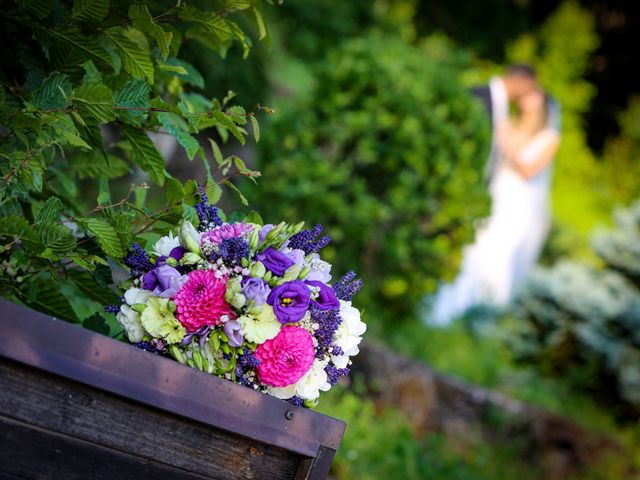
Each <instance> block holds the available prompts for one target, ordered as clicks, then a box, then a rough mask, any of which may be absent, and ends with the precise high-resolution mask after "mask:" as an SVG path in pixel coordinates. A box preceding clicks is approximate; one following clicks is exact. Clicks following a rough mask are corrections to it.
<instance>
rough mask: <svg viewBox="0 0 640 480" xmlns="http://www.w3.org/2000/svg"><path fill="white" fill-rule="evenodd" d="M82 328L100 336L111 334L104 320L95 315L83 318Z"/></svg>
mask: <svg viewBox="0 0 640 480" xmlns="http://www.w3.org/2000/svg"><path fill="white" fill-rule="evenodd" d="M82 327H83V328H86V329H87V330H91V331H92V332H96V333H100V334H102V335H109V334H110V333H111V327H109V325H108V324H107V322H106V321H105V319H104V318H103V317H102V316H101V315H99V314H97V313H96V314H95V315H91V316H90V317H87V318H85V319H84V320H83V321H82Z"/></svg>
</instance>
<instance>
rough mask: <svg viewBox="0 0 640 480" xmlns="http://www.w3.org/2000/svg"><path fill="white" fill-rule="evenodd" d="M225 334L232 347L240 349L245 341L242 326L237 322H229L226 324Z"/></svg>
mask: <svg viewBox="0 0 640 480" xmlns="http://www.w3.org/2000/svg"><path fill="white" fill-rule="evenodd" d="M224 333H225V335H226V336H227V338H228V339H229V346H230V347H239V346H240V345H242V342H243V341H244V334H243V333H242V326H241V325H240V323H239V322H238V321H237V320H229V321H228V322H226V323H225V324H224Z"/></svg>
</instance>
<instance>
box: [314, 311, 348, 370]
mask: <svg viewBox="0 0 640 480" xmlns="http://www.w3.org/2000/svg"><path fill="white" fill-rule="evenodd" d="M310 311H311V320H312V321H313V322H315V323H317V324H318V325H319V326H320V327H319V328H318V329H317V330H316V331H315V337H316V340H318V348H317V353H316V357H317V358H322V357H323V356H324V355H325V353H326V352H327V350H328V349H329V347H330V346H331V344H332V343H333V336H334V334H335V333H336V330H338V327H339V326H340V324H341V323H342V318H341V317H340V310H337V309H333V310H322V309H320V308H318V307H316V306H314V305H312V306H311V308H310Z"/></svg>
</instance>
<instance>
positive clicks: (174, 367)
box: [0, 299, 345, 478]
mask: <svg viewBox="0 0 640 480" xmlns="http://www.w3.org/2000/svg"><path fill="white" fill-rule="evenodd" d="M0 355H1V356H4V357H7V358H10V359H13V360H15V361H18V362H21V363H24V364H27V365H31V366H34V367H37V368H41V369H43V370H45V371H48V372H51V373H55V374H58V375H60V376H63V377H66V378H69V379H72V380H76V381H79V382H82V383H85V384H87V385H91V386H94V387H97V388H100V389H103V390H105V391H108V392H111V393H115V394H117V395H121V396H124V397H126V398H129V399H132V400H136V401H139V402H142V403H145V404H148V405H151V406H154V407H156V408H159V409H161V410H165V411H169V412H171V413H174V414H176V415H180V416H183V417H187V418H190V419H193V420H197V421H200V422H202V423H205V424H208V425H211V426H213V427H216V428H220V429H223V430H227V431H230V432H233V433H234V434H238V435H242V436H245V437H248V438H251V439H254V440H257V441H261V442H264V443H268V444H271V445H275V446H278V447H281V448H284V449H286V450H289V451H291V452H295V453H297V454H300V455H302V456H306V457H313V458H315V457H317V456H319V454H320V452H321V450H320V447H324V449H329V450H332V451H333V452H335V451H337V449H338V447H339V445H340V441H341V439H342V435H343V433H344V429H345V424H344V422H342V421H340V420H336V419H333V418H331V417H327V416H325V415H322V414H319V413H317V412H313V411H310V410H307V409H304V408H302V407H295V406H292V405H290V404H289V403H287V402H284V401H282V400H278V399H276V398H274V397H270V396H268V395H264V394H261V393H259V392H255V391H251V390H249V389H247V388H245V387H242V386H240V385H236V384H234V383H232V382H228V381H225V380H222V379H219V378H217V377H213V376H211V375H208V374H205V373H203V372H200V371H197V370H195V369H192V368H189V367H186V366H184V365H181V364H179V363H178V362H175V361H173V360H170V359H166V358H162V357H159V356H156V355H153V354H149V353H148V352H145V351H142V350H140V349H137V348H135V347H133V346H131V345H127V344H125V343H122V342H119V341H117V340H114V339H112V338H109V337H106V336H103V335H100V334H97V333H94V332H91V331H89V330H85V329H83V328H81V327H79V326H77V325H72V324H69V323H67V322H64V321H61V320H58V319H56V318H54V317H50V316H47V315H44V314H42V313H39V312H36V311H34V310H31V309H29V308H26V307H23V306H20V305H16V304H14V303H11V302H9V301H6V300H4V299H0ZM211 399H215V400H214V401H211ZM288 411H291V412H293V417H292V418H291V419H290V420H288V419H287V417H286V414H287V412H288ZM288 416H290V415H288ZM317 467H319V465H317V466H316V468H317ZM310 478H311V477H310Z"/></svg>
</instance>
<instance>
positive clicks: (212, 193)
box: [206, 178, 222, 205]
mask: <svg viewBox="0 0 640 480" xmlns="http://www.w3.org/2000/svg"><path fill="white" fill-rule="evenodd" d="M206 191H207V197H208V198H209V203H210V204H211V205H214V204H216V203H218V202H219V201H220V198H221V197H222V188H220V185H218V184H217V183H216V182H214V181H213V179H212V178H210V179H209V180H208V181H207V188H206Z"/></svg>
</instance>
